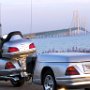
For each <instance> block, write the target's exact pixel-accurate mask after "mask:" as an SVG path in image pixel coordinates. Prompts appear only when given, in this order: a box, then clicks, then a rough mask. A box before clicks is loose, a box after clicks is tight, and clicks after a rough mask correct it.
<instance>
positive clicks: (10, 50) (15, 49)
mask: <svg viewBox="0 0 90 90" xmlns="http://www.w3.org/2000/svg"><path fill="white" fill-rule="evenodd" d="M17 51H19V49H18V48H16V47H9V48H8V52H17Z"/></svg>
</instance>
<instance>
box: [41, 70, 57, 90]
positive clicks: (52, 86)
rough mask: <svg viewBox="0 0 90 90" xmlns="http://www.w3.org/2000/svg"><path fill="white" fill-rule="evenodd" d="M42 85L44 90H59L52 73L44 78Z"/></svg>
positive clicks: (47, 73) (46, 74)
mask: <svg viewBox="0 0 90 90" xmlns="http://www.w3.org/2000/svg"><path fill="white" fill-rule="evenodd" d="M42 84H43V89H44V90H57V84H56V81H55V77H54V74H53V72H52V71H50V70H49V71H47V72H46V73H45V74H44V75H43V77H42Z"/></svg>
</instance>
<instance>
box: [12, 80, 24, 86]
mask: <svg viewBox="0 0 90 90" xmlns="http://www.w3.org/2000/svg"><path fill="white" fill-rule="evenodd" d="M24 82H25V79H24V78H20V80H17V81H15V80H11V83H12V85H13V86H14V87H20V86H22V85H23V84H24Z"/></svg>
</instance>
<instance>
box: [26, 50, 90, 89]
mask: <svg viewBox="0 0 90 90" xmlns="http://www.w3.org/2000/svg"><path fill="white" fill-rule="evenodd" d="M30 58H31V57H30ZM30 58H28V60H27V61H28V65H29V66H31V64H30V62H29V61H30V60H31V59H30ZM35 59H36V60H35ZM33 61H36V63H35V67H34V69H33V70H34V71H33V83H36V84H41V85H43V89H44V90H57V88H58V86H59V88H63V87H64V88H85V90H90V88H89V87H90V54H88V53H72V52H71V53H49V54H38V55H37V58H34V60H33ZM33 65H34V64H33Z"/></svg>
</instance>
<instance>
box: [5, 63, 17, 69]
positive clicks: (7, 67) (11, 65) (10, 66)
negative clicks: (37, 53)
mask: <svg viewBox="0 0 90 90" xmlns="http://www.w3.org/2000/svg"><path fill="white" fill-rule="evenodd" d="M13 68H15V66H14V65H13V64H12V63H11V62H7V63H6V65H5V69H13Z"/></svg>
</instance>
